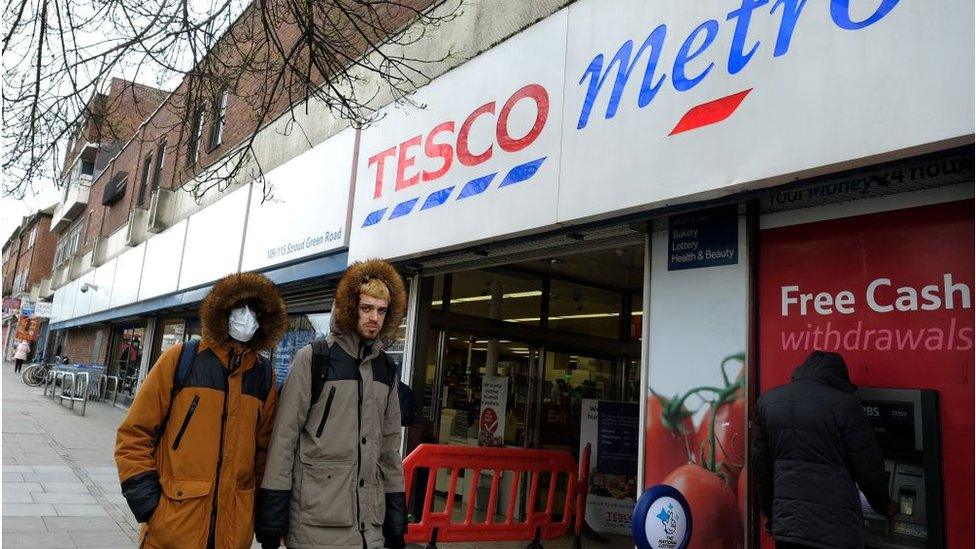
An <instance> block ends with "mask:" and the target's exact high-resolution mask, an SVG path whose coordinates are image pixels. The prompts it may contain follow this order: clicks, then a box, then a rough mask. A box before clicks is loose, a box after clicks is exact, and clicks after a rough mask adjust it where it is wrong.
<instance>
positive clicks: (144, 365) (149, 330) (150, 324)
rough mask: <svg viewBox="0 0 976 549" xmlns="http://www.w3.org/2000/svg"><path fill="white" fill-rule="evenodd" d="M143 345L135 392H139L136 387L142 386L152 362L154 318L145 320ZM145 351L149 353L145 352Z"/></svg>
mask: <svg viewBox="0 0 976 549" xmlns="http://www.w3.org/2000/svg"><path fill="white" fill-rule="evenodd" d="M144 339H145V341H146V342H145V343H143V349H144V351H143V353H142V360H141V361H140V362H139V382H138V385H137V386H136V392H138V391H139V389H138V387H139V386H141V385H142V381H143V380H144V379H146V374H147V373H149V366H151V364H150V362H151V361H152V352H151V351H152V348H153V347H152V343H154V340H155V339H156V318H155V317H153V318H150V319H148V320H146V335H145V338H144ZM146 350H148V351H150V352H145V351H146Z"/></svg>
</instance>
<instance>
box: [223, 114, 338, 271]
mask: <svg viewBox="0 0 976 549" xmlns="http://www.w3.org/2000/svg"><path fill="white" fill-rule="evenodd" d="M355 144H356V131H355V130H353V129H347V130H344V131H342V132H340V133H338V134H336V135H335V136H333V137H331V138H329V139H327V140H325V141H324V142H322V143H319V144H318V145H316V146H315V147H313V148H311V149H310V150H308V151H305V152H304V153H302V154H300V155H299V156H297V157H295V158H293V159H291V160H289V161H288V162H287V163H285V164H283V165H281V166H279V167H277V168H275V169H273V170H271V171H270V172H269V173H267V174H266V175H265V176H264V179H265V181H264V184H262V182H260V181H256V182H255V183H254V190H253V192H252V193H251V199H250V205H249V208H248V217H247V231H246V233H245V237H244V255H243V261H242V264H241V270H243V271H253V270H258V269H262V268H265V267H268V266H271V265H277V264H279V263H285V262H288V261H294V260H296V259H300V258H303V257H308V256H311V255H316V254H321V253H326V252H330V251H333V250H337V249H339V248H343V247H345V246H347V245H348V243H349V230H348V227H347V226H346V221H347V220H346V218H347V213H348V211H349V207H350V204H349V200H350V197H349V186H350V185H351V184H352V163H353V159H354V150H355ZM264 188H267V189H268V190H269V191H270V196H265V195H264V193H263V192H262V191H263V189H264Z"/></svg>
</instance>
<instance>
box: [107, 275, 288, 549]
mask: <svg viewBox="0 0 976 549" xmlns="http://www.w3.org/2000/svg"><path fill="white" fill-rule="evenodd" d="M200 323H201V331H202V335H203V338H202V340H200V341H199V342H197V341H188V342H186V343H183V344H182V345H174V346H173V347H171V348H169V349H167V350H166V352H164V353H163V355H162V356H161V357H159V360H158V361H157V362H156V364H155V365H154V366H153V368H152V369H151V370H150V371H149V375H147V376H146V380H145V382H144V383H143V385H142V387H141V388H140V389H139V392H138V393H136V398H135V401H133V403H132V407H131V408H130V409H129V413H128V415H127V416H126V417H125V420H124V421H123V422H122V425H121V426H120V427H119V431H118V436H117V440H116V446H115V461H116V463H117V465H118V470H119V479H120V480H121V482H122V493H123V494H124V495H125V498H126V500H127V501H128V504H129V508H130V509H131V510H132V513H133V514H134V515H135V517H136V519H137V520H138V521H139V522H142V523H145V524H144V525H143V527H142V531H141V532H140V539H141V542H140V543H141V544H140V547H160V548H162V547H166V548H168V547H179V548H188V549H201V548H206V549H211V548H214V549H216V548H221V549H223V548H227V549H238V548H246V547H250V546H251V542H252V540H253V539H254V534H253V523H254V490H255V488H256V487H257V486H259V485H260V483H261V474H262V472H263V471H264V463H265V457H266V455H267V449H268V441H269V440H270V438H271V429H272V427H273V425H274V414H275V407H276V405H277V400H278V398H277V390H276V387H275V379H274V370H273V369H272V367H271V362H270V361H269V360H268V359H267V358H265V357H263V356H261V355H259V354H258V353H259V352H261V351H271V350H273V349H274V348H275V345H276V344H277V342H278V341H279V340H280V339H281V337H282V336H283V335H284V333H285V330H286V329H287V327H288V316H287V314H286V313H285V304H284V302H283V301H282V299H281V296H280V295H279V293H278V290H277V289H276V288H275V285H274V284H273V283H272V282H271V281H270V280H268V279H267V278H266V277H264V276H262V275H259V274H255V273H241V274H235V275H231V276H228V277H225V278H223V279H221V280H219V281H217V283H216V284H215V285H214V287H213V289H212V290H211V291H210V293H209V294H207V296H206V298H204V300H203V303H202V304H201V305H200Z"/></svg>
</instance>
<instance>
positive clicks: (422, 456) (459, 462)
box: [403, 444, 585, 544]
mask: <svg viewBox="0 0 976 549" xmlns="http://www.w3.org/2000/svg"><path fill="white" fill-rule="evenodd" d="M423 468H427V469H429V470H430V474H429V476H428V482H427V490H426V494H425V496H424V508H423V511H422V519H421V521H420V522H418V523H412V524H410V525H409V526H408V528H407V535H406V537H405V539H406V541H407V542H411V543H423V542H431V543H434V544H436V542H437V541H445V542H452V541H517V540H532V539H534V540H536V541H538V540H540V539H554V538H558V537H561V536H563V535H565V534H566V532H567V531H568V530H569V524H570V520H571V517H572V516H573V510H574V501H575V500H576V497H577V494H578V493H579V490H580V486H579V483H578V482H577V475H576V462H575V461H574V460H573V457H572V456H571V455H570V454H569V452H566V451H564V450H558V451H557V450H522V449H517V448H480V447H477V446H448V445H440V444H421V445H420V446H418V447H417V448H416V449H415V450H414V451H413V452H411V453H410V455H409V456H407V457H406V459H404V460H403V473H404V477H405V480H406V492H407V499H408V501H410V500H411V494H412V492H411V488H412V484H413V481H414V473H415V471H416V470H417V469H423ZM439 469H443V470H445V471H447V472H448V473H449V474H450V482H449V486H448V489H447V498H446V505H445V507H444V508H443V509H439V510H435V509H434V486H435V485H436V484H437V471H438V470H439ZM464 469H470V470H473V471H474V472H475V474H472V475H471V479H470V480H469V481H468V482H469V485H468V490H467V491H466V493H465V494H464V499H462V501H461V502H456V501H455V496H457V495H460V494H458V491H457V488H458V477H459V476H460V473H461V471H462V470H464ZM479 471H490V472H491V489H490V491H489V494H488V501H487V509H486V510H485V511H486V512H485V517H486V518H485V520H484V521H478V522H476V521H475V520H474V511H475V508H474V506H475V500H476V494H477V489H478V478H479V477H480V476H481V475H480V474H479V473H478V472H479ZM505 472H511V473H513V474H514V478H513V482H512V487H511V490H510V492H509V497H508V501H507V502H505V504H506V507H505V511H506V512H505V513H504V517H505V518H504V520H503V521H502V522H495V515H496V514H498V513H497V511H498V507H497V505H498V491H499V483H500V481H501V479H502V475H503V474H504V473H505ZM522 473H527V474H528V477H527V478H528V481H527V482H528V483H529V484H528V488H529V490H528V497H527V499H525V500H524V507H523V509H524V513H523V519H522V520H517V519H516V517H515V514H516V513H515V512H516V504H517V502H518V498H519V493H520V492H521V491H520V490H519V488H520V483H521V482H522V476H523V475H522ZM544 473H549V475H550V477H549V488H548V490H547V491H546V493H545V494H544V495H543V497H544V498H545V499H544V500H541V499H539V495H540V494H539V481H540V477H541V476H542V475H543V474H544ZM558 486H565V487H566V496H565V501H564V502H563V509H562V516H561V518H560V520H559V521H558V522H556V521H555V513H554V510H555V505H556V488H557V487H558ZM583 497H584V499H585V487H584V496H583ZM543 501H544V507H543V509H542V510H541V511H536V510H535V509H536V507H538V503H540V502H543ZM455 505H458V506H459V509H461V510H463V511H464V513H463V514H458V516H457V517H455V516H454V514H453V511H454V508H455ZM414 512H415V513H417V510H415V511H414ZM418 514H419V513H418Z"/></svg>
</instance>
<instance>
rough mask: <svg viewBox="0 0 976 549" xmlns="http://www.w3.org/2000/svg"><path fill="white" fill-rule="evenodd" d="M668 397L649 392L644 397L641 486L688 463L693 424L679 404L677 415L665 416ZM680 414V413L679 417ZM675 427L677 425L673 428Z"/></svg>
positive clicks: (655, 480) (654, 482)
mask: <svg viewBox="0 0 976 549" xmlns="http://www.w3.org/2000/svg"><path fill="white" fill-rule="evenodd" d="M669 404H670V401H669V400H668V399H665V398H662V397H659V396H655V395H651V396H649V397H648V399H647V432H646V433H645V434H646V435H647V437H646V438H645V439H644V440H645V443H644V444H645V447H644V454H645V455H644V487H649V486H654V485H655V484H661V481H662V480H664V477H666V476H667V475H668V473H670V472H671V471H673V470H675V469H676V468H677V467H680V466H682V465H684V464H686V463H688V449H689V448H690V447H691V440H690V439H691V437H693V436H694V433H695V425H694V424H693V423H692V422H691V416H690V415H689V412H688V411H687V410H686V409H684V408H682V409H681V410H679V411H678V412H677V413H676V414H671V415H672V416H673V415H678V416H679V417H677V418H675V417H672V418H671V419H670V420H668V419H666V418H665V413H666V412H667V410H666V409H665V407H667V406H668V405H669ZM682 416H683V417H682ZM675 427H676V428H675Z"/></svg>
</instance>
